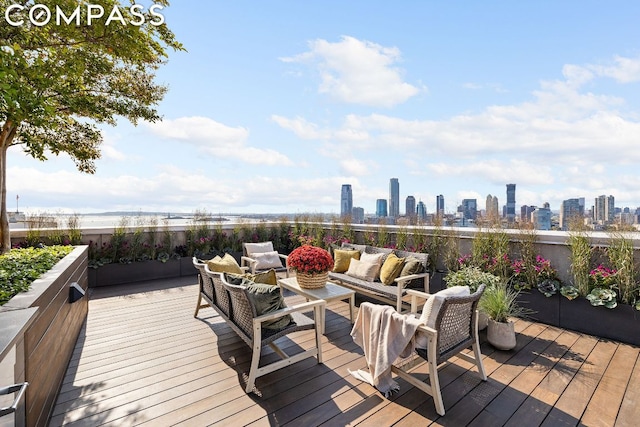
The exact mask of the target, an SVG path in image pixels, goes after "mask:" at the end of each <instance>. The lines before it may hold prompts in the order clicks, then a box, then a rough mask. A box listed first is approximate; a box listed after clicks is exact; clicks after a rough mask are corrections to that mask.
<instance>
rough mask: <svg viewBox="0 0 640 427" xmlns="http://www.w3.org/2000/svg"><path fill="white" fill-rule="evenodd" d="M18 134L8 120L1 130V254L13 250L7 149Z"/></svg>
mask: <svg viewBox="0 0 640 427" xmlns="http://www.w3.org/2000/svg"><path fill="white" fill-rule="evenodd" d="M15 134H16V127H15V126H14V125H13V123H12V122H11V120H7V121H6V122H5V123H4V124H3V125H2V128H1V129H0V254H4V253H6V252H8V251H9V250H10V249H11V233H10V231H9V218H8V217H7V149H8V148H9V146H10V145H11V141H12V140H13V137H14V136H15Z"/></svg>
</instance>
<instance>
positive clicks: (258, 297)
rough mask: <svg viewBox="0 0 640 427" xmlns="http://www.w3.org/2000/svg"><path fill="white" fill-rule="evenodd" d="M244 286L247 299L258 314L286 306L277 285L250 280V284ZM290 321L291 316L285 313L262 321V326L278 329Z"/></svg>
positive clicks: (291, 320) (291, 319)
mask: <svg viewBox="0 0 640 427" xmlns="http://www.w3.org/2000/svg"><path fill="white" fill-rule="evenodd" d="M245 280H247V279H245ZM249 282H250V281H249ZM246 288H247V291H248V295H249V299H251V301H252V302H253V305H254V306H255V307H256V313H257V315H258V316H261V315H263V314H267V313H272V312H274V311H278V310H280V309H283V308H286V307H287V305H286V304H285V302H284V298H282V293H281V292H280V287H279V286H272V285H266V284H264V283H253V282H252V283H251V284H248V285H246ZM291 322H293V318H292V317H291V315H289V314H287V315H285V316H282V317H280V318H278V319H273V320H268V321H266V322H262V327H263V328H266V329H275V330H279V329H282V328H284V327H286V326H287V325H289V324H290V323H291Z"/></svg>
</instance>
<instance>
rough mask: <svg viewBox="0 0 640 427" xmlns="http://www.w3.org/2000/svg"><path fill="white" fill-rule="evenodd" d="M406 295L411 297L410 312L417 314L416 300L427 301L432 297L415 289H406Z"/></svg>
mask: <svg viewBox="0 0 640 427" xmlns="http://www.w3.org/2000/svg"><path fill="white" fill-rule="evenodd" d="M407 295H411V312H412V313H417V312H418V299H423V300H425V301H426V300H428V299H429V298H431V297H432V296H433V295H431V294H428V293H426V292H422V291H417V290H415V289H407Z"/></svg>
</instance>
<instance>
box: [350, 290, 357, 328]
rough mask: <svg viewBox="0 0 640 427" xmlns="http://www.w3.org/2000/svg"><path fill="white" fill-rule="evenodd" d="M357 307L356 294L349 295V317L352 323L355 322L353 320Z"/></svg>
mask: <svg viewBox="0 0 640 427" xmlns="http://www.w3.org/2000/svg"><path fill="white" fill-rule="evenodd" d="M355 309H356V294H351V296H350V297H349V317H350V319H351V323H353V322H354V320H353V312H354V311H355Z"/></svg>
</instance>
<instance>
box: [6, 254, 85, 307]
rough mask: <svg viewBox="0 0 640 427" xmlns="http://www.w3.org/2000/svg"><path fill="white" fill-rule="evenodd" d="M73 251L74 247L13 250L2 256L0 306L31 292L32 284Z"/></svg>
mask: <svg viewBox="0 0 640 427" xmlns="http://www.w3.org/2000/svg"><path fill="white" fill-rule="evenodd" d="M72 250H73V247H72V246H48V247H44V248H21V249H12V250H11V251H9V252H7V253H6V254H4V255H2V256H0V305H3V304H5V303H6V302H7V301H9V300H10V299H11V298H12V297H13V296H15V295H17V294H18V293H20V292H24V291H27V290H29V287H30V286H31V283H32V282H33V281H34V280H36V279H37V278H39V277H40V276H41V275H42V274H44V273H46V272H47V271H49V270H50V269H51V267H53V266H54V265H55V264H56V263H57V262H58V261H59V260H61V259H62V258H64V257H65V256H67V255H68V254H69V253H71V251H72Z"/></svg>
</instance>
